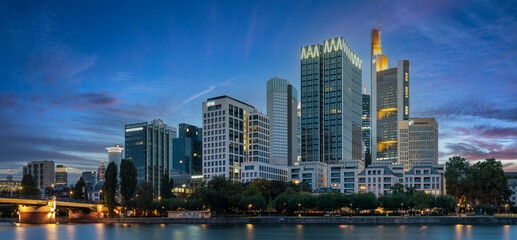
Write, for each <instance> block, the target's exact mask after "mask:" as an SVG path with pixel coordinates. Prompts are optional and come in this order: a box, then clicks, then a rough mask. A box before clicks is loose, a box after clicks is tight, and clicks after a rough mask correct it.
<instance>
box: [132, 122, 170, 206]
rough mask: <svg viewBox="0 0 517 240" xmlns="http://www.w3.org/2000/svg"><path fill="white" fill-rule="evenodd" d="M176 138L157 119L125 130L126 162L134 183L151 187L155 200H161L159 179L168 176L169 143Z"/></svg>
mask: <svg viewBox="0 0 517 240" xmlns="http://www.w3.org/2000/svg"><path fill="white" fill-rule="evenodd" d="M176 134H177V130H176V128H175V127H171V126H168V125H167V124H164V123H163V121H162V120H161V119H155V120H152V121H150V122H140V123H133V124H126V126H125V146H126V149H125V151H126V152H125V155H126V159H128V160H131V161H133V163H134V164H135V168H136V171H137V179H138V181H139V182H147V183H149V184H151V185H152V186H153V190H154V195H155V196H161V193H160V184H161V180H162V178H163V175H164V174H165V173H168V174H170V170H171V167H172V140H173V139H174V138H176Z"/></svg>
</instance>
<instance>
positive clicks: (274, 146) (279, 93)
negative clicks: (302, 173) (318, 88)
mask: <svg viewBox="0 0 517 240" xmlns="http://www.w3.org/2000/svg"><path fill="white" fill-rule="evenodd" d="M266 86H267V115H268V117H269V143H270V145H269V146H270V156H269V162H270V163H271V164H278V165H285V166H292V165H293V163H294V162H297V161H298V155H299V152H300V141H299V134H298V130H299V116H298V115H299V114H298V105H299V104H298V90H296V88H294V87H293V85H291V84H290V83H289V82H288V81H287V80H286V79H281V78H276V77H275V78H271V79H270V80H269V81H267V83H266Z"/></svg>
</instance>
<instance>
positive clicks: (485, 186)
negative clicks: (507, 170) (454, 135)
mask: <svg viewBox="0 0 517 240" xmlns="http://www.w3.org/2000/svg"><path fill="white" fill-rule="evenodd" d="M445 168H446V171H445V179H446V189H447V194H449V195H451V196H454V197H455V198H456V199H458V201H459V203H460V205H461V206H462V207H467V208H474V206H476V205H483V206H493V207H496V208H497V207H502V206H504V205H507V204H510V205H511V202H510V196H511V195H512V193H513V191H512V190H510V189H509V188H508V176H506V175H505V174H504V170H503V165H502V164H501V162H500V161H496V160H495V159H493V158H490V159H486V160H485V161H479V162H476V163H475V164H473V165H470V163H469V162H468V161H467V160H466V159H465V158H462V157H459V156H455V157H452V158H449V161H447V163H446V164H445ZM483 206H480V207H479V208H483Z"/></svg>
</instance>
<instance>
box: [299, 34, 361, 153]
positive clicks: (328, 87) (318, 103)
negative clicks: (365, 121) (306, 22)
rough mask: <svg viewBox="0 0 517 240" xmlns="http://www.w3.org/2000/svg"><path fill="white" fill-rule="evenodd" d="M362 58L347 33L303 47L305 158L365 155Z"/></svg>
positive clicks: (302, 110) (302, 121) (302, 130)
mask: <svg viewBox="0 0 517 240" xmlns="http://www.w3.org/2000/svg"><path fill="white" fill-rule="evenodd" d="M361 68H362V60H361V58H360V57H359V56H358V55H357V54H355V53H354V52H353V51H352V50H351V48H350V47H349V46H348V44H347V43H346V42H345V40H344V39H343V38H342V37H337V38H332V39H329V40H325V41H324V43H323V45H320V44H315V45H310V46H305V47H302V48H301V126H302V127H301V136H302V141H301V147H302V152H301V155H302V156H301V161H302V162H310V161H320V162H325V163H332V162H337V161H339V160H352V159H353V160H359V159H361V156H362V149H361V145H362V141H361V139H362V136H361V135H362V134H361V76H362V72H361Z"/></svg>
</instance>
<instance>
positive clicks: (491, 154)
mask: <svg viewBox="0 0 517 240" xmlns="http://www.w3.org/2000/svg"><path fill="white" fill-rule="evenodd" d="M445 148H446V149H447V151H445V152H440V158H444V157H449V156H453V155H458V156H462V157H464V158H466V159H467V160H484V159H487V158H495V159H497V160H517V144H512V145H509V146H504V145H502V144H498V143H491V142H484V141H477V140H472V139H471V140H470V141H464V142H459V143H447V144H446V145H445Z"/></svg>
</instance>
